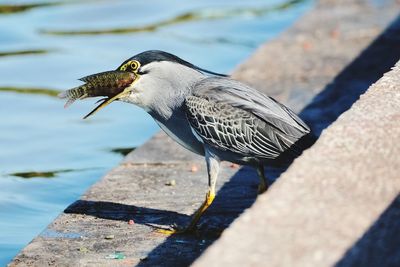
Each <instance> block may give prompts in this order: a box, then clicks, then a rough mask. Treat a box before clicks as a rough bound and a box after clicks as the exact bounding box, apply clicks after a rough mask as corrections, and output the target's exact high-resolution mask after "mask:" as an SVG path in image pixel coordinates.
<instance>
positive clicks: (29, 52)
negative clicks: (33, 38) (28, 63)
mask: <svg viewBox="0 0 400 267" xmlns="http://www.w3.org/2000/svg"><path fill="white" fill-rule="evenodd" d="M48 52H49V51H48V50H44V49H36V50H18V51H8V52H0V57H8V56H21V55H34V54H46V53H48Z"/></svg>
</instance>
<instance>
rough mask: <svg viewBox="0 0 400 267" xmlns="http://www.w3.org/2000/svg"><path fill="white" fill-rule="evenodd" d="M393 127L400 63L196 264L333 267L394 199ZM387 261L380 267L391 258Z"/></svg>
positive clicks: (398, 165)
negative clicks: (283, 252)
mask: <svg viewBox="0 0 400 267" xmlns="http://www.w3.org/2000/svg"><path fill="white" fill-rule="evenodd" d="M399 121H400V61H399V62H398V63H397V64H396V66H395V67H394V68H393V69H392V70H391V71H390V72H388V73H386V74H385V75H384V77H382V78H381V79H380V80H379V81H378V82H377V83H376V84H374V85H372V86H371V87H370V88H369V90H368V91H367V92H366V93H365V94H364V95H362V97H361V99H360V100H359V101H357V102H356V103H355V104H354V105H353V106H352V108H351V109H350V110H348V111H347V112H345V113H343V114H342V115H341V116H340V117H339V119H338V120H337V121H336V122H335V123H334V124H332V125H331V126H330V127H329V128H327V129H326V130H325V131H324V132H323V133H322V135H321V137H320V139H319V140H318V141H317V143H316V144H315V145H314V146H313V147H311V148H310V149H309V150H307V151H305V153H304V154H303V155H302V156H301V157H300V158H298V159H296V161H295V162H294V163H293V164H292V165H291V167H290V168H289V169H288V171H287V172H285V173H284V174H283V175H282V176H281V177H280V179H279V180H278V181H277V182H276V183H275V184H274V185H273V186H272V188H271V189H270V191H269V192H268V194H264V195H262V196H261V197H260V198H258V199H257V201H256V203H255V204H254V205H253V206H252V207H251V208H250V209H248V210H246V211H245V213H244V214H242V215H241V216H240V217H239V218H238V219H237V220H236V221H235V222H234V223H233V224H232V225H231V226H230V227H229V228H228V229H227V230H226V231H225V232H224V233H223V235H222V237H221V238H220V239H219V240H217V241H216V242H215V243H214V244H213V245H212V246H211V247H210V248H209V249H208V250H207V251H206V252H205V253H204V254H203V255H202V256H201V257H200V258H199V259H198V260H197V261H196V262H195V263H194V266H259V265H260V264H261V263H263V264H265V265H266V266H332V265H334V264H335V263H337V262H338V261H340V260H341V258H342V257H343V256H344V255H345V252H346V251H348V250H349V249H350V248H351V246H352V245H354V244H355V243H356V242H357V240H359V239H360V238H361V237H362V235H363V234H364V233H365V232H366V231H367V230H368V229H369V228H370V227H371V226H372V225H373V224H374V222H375V221H376V220H377V219H378V218H379V216H380V215H381V214H382V213H383V212H384V211H385V209H387V208H388V207H389V206H390V205H391V203H392V202H393V201H394V200H395V199H396V197H398V196H399V192H400V178H399V173H400V157H399V156H398V155H399V153H400V145H399V142H398V137H399V136H400V124H399V123H398V122H399ZM396 122H397V123H396ZM310 183H313V186H305V185H309V184H310ZM289 192H290V194H288V193H289ZM327 214H329V215H327ZM300 225H301V227H302V229H299V228H298V227H299V226H300ZM382 231H385V229H383V228H382ZM374 241H375V242H379V240H372V241H370V246H377V245H376V244H375V242H374ZM385 245H387V244H385V243H383V244H382V243H381V244H379V246H385ZM392 249H394V248H392ZM397 249H399V248H397ZM279 251H281V252H279ZM282 251H285V255H284V256H283V254H282ZM276 255H278V256H279V257H278V258H277V257H276ZM363 256H365V255H362V253H361V255H359V257H363ZM385 256H386V255H381V257H382V258H381V260H382V262H381V264H382V266H386V264H387V263H385V260H386V261H387V262H389V261H390V260H391V259H388V258H385ZM282 257H284V258H282ZM397 260H398V259H397ZM360 261H361V260H360ZM392 263H393V260H392ZM370 264H371V263H370Z"/></svg>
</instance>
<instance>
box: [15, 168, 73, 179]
mask: <svg viewBox="0 0 400 267" xmlns="http://www.w3.org/2000/svg"><path fill="white" fill-rule="evenodd" d="M72 171H73V170H58V171H47V172H35V171H32V172H15V173H10V174H9V175H11V176H16V177H21V178H25V179H29V178H37V177H40V178H54V177H56V176H57V174H60V173H63V172H72Z"/></svg>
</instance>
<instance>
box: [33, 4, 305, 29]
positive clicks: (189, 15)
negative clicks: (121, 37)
mask: <svg viewBox="0 0 400 267" xmlns="http://www.w3.org/2000/svg"><path fill="white" fill-rule="evenodd" d="M302 2H304V0H290V1H287V2H283V3H279V4H277V5H275V6H267V7H259V6H258V7H253V8H249V7H244V8H243V7H242V8H221V9H215V8H214V9H204V10H195V11H190V12H186V13H183V14H180V15H177V16H175V17H173V18H170V19H166V20H163V21H159V22H156V23H152V24H148V25H144V26H140V27H122V28H113V29H99V30H71V31H62V30H60V31H57V30H45V29H44V30H41V32H42V33H45V34H51V35H98V34H126V33H139V32H152V31H156V30H158V29H159V28H161V27H166V26H171V25H174V24H181V23H187V22H195V21H201V20H207V21H210V20H219V19H227V18H235V17H250V16H251V17H259V16H265V15H266V14H268V13H270V12H276V11H282V10H285V9H288V8H290V7H292V6H294V5H297V4H300V3H302Z"/></svg>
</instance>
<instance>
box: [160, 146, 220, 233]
mask: <svg viewBox="0 0 400 267" xmlns="http://www.w3.org/2000/svg"><path fill="white" fill-rule="evenodd" d="M205 157H206V163H207V171H208V186H209V188H208V192H207V194H206V200H205V201H204V202H203V204H201V206H200V208H198V209H197V210H196V212H195V213H194V214H193V216H192V220H191V221H190V223H189V225H188V226H187V227H186V228H184V229H183V230H179V229H173V230H169V229H168V230H165V229H160V230H158V231H157V232H159V233H162V234H167V235H170V234H175V233H178V234H179V233H190V232H193V231H194V230H195V229H196V225H197V223H198V222H199V220H200V218H201V216H202V215H203V213H204V212H205V211H206V210H207V208H208V207H209V206H210V205H211V203H212V202H213V201H214V198H215V185H216V182H217V177H218V172H219V160H218V159H216V158H215V157H213V155H212V154H210V152H209V151H208V150H207V149H206V155H205Z"/></svg>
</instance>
